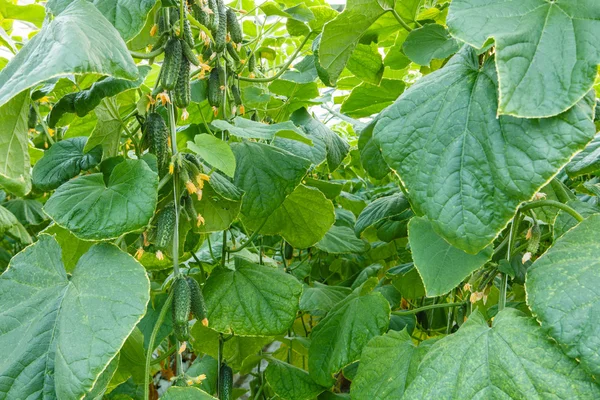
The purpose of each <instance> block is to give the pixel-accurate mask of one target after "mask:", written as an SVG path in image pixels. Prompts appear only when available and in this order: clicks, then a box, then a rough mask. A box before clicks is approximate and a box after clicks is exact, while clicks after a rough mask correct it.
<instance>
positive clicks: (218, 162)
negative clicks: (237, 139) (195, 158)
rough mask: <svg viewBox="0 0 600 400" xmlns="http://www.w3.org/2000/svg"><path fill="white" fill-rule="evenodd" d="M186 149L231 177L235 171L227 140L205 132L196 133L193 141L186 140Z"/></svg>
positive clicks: (233, 158) (231, 152)
mask: <svg viewBox="0 0 600 400" xmlns="http://www.w3.org/2000/svg"><path fill="white" fill-rule="evenodd" d="M187 145H188V149H190V150H192V151H193V152H194V153H196V154H198V155H199V156H200V157H202V158H203V159H204V161H206V162H207V163H209V164H210V165H211V166H213V167H215V168H217V169H219V170H221V171H223V173H225V175H227V176H230V177H233V174H234V173H235V156H234V155H233V151H231V147H229V145H228V144H227V142H224V141H222V140H221V139H218V138H216V137H214V136H213V135H209V134H207V133H204V134H201V135H196V136H195V137H194V141H193V142H188V143H187Z"/></svg>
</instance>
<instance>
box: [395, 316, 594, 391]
mask: <svg viewBox="0 0 600 400" xmlns="http://www.w3.org/2000/svg"><path fill="white" fill-rule="evenodd" d="M599 396H600V390H599V389H598V386H596V384H595V383H594V382H593V381H592V379H591V378H590V377H589V376H588V375H587V374H586V373H585V371H584V370H583V369H582V368H580V367H579V366H578V365H577V363H576V362H575V361H573V360H570V359H569V358H568V357H567V356H565V355H564V354H563V353H562V351H561V350H560V348H559V347H558V346H556V345H555V344H554V343H553V342H552V341H551V340H550V339H548V337H547V336H546V335H545V334H544V332H542V330H541V329H540V327H539V325H538V324H537V323H536V321H535V320H534V319H533V318H530V317H527V316H525V315H524V314H523V313H522V312H520V311H518V310H515V309H511V308H507V309H505V310H503V311H501V312H499V313H498V314H497V315H496V317H495V318H494V323H493V326H492V327H491V328H490V326H489V325H488V324H487V322H486V321H485V319H484V318H483V317H482V315H481V314H480V313H479V312H478V311H476V312H474V313H473V314H471V317H470V318H469V320H468V321H467V322H466V323H464V324H463V325H462V326H461V328H460V329H459V330H458V332H457V333H455V334H452V335H450V336H447V337H445V338H443V339H441V340H440V341H438V342H437V343H435V344H434V345H433V346H432V347H431V349H430V351H429V352H428V353H427V355H426V356H425V358H424V359H423V361H422V362H421V364H420V365H419V370H418V372H417V376H416V377H415V379H414V380H413V382H412V383H411V384H410V386H409V387H408V389H407V390H406V392H405V393H404V397H403V399H407V400H408V399H410V400H418V399H436V400H445V399H550V398H552V399H590V400H591V399H597V398H598V397H599Z"/></svg>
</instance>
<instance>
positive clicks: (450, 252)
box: [408, 217, 494, 297]
mask: <svg viewBox="0 0 600 400" xmlns="http://www.w3.org/2000/svg"><path fill="white" fill-rule="evenodd" d="M408 241H409V243H410V248H411V251H412V256H413V260H414V263H415V267H416V268H417V270H418V271H419V274H420V275H421V279H423V284H424V285H425V291H426V292H427V296H428V297H435V296H441V295H443V294H446V293H448V292H449V291H451V290H452V289H454V288H455V287H456V286H457V285H458V284H459V283H460V282H462V280H463V279H465V278H466V277H467V276H469V274H471V272H473V271H476V270H478V269H479V268H481V267H482V266H483V265H484V264H485V263H486V262H488V261H489V260H490V258H491V257H492V253H493V251H494V246H493V245H491V244H490V245H489V246H488V247H486V248H485V249H483V250H481V251H480V252H479V253H477V254H475V255H472V254H468V253H465V252H464V251H462V250H461V249H457V248H456V247H454V246H452V245H451V244H450V243H448V242H446V241H445V240H444V239H443V238H442V237H440V236H439V235H438V234H437V233H435V231H434V230H433V227H432V225H431V223H430V222H429V221H428V220H427V219H425V218H421V217H414V218H411V220H410V222H409V223H408Z"/></svg>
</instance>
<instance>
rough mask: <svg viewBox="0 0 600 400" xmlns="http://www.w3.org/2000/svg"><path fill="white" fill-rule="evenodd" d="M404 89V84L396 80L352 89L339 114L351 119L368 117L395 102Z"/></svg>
mask: <svg viewBox="0 0 600 400" xmlns="http://www.w3.org/2000/svg"><path fill="white" fill-rule="evenodd" d="M405 87H406V85H405V84H404V82H402V81H400V80H396V79H383V80H382V81H381V83H380V84H379V85H372V84H370V83H363V84H361V85H359V86H357V87H355V88H354V89H352V92H351V93H350V95H349V96H348V97H346V100H344V102H343V103H342V107H341V108H340V112H342V113H344V114H346V115H348V116H350V117H352V118H362V117H368V116H370V115H372V114H375V113H378V112H379V111H381V110H383V109H384V108H386V107H387V106H389V105H390V104H392V103H393V102H394V101H396V99H397V98H398V96H400V95H401V94H402V92H404V88H405Z"/></svg>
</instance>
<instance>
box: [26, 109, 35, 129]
mask: <svg viewBox="0 0 600 400" xmlns="http://www.w3.org/2000/svg"><path fill="white" fill-rule="evenodd" d="M36 125H37V113H36V112H35V107H33V106H29V114H28V115H27V128H29V129H35V126H36Z"/></svg>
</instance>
